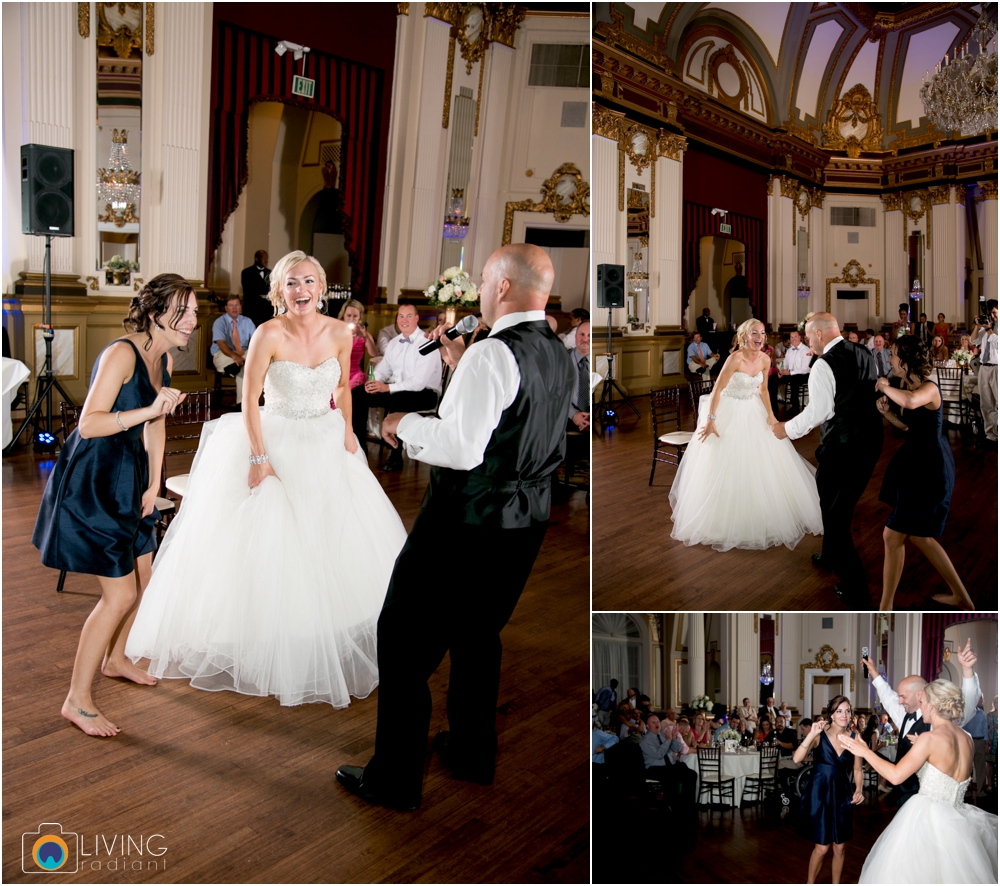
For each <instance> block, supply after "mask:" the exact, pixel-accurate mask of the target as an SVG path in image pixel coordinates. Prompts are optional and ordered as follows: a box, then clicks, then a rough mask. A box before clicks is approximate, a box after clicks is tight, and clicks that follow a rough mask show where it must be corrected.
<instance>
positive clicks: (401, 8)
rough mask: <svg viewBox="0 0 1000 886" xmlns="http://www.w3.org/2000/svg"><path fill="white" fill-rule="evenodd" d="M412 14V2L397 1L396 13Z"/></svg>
mask: <svg viewBox="0 0 1000 886" xmlns="http://www.w3.org/2000/svg"><path fill="white" fill-rule="evenodd" d="M409 14H410V4H409V3H397V4H396V15H409Z"/></svg>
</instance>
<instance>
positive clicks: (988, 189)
mask: <svg viewBox="0 0 1000 886" xmlns="http://www.w3.org/2000/svg"><path fill="white" fill-rule="evenodd" d="M976 184H978V185H979V187H980V189H981V190H982V192H983V199H984V200H996V198H997V183H996V182H995V181H984V182H976Z"/></svg>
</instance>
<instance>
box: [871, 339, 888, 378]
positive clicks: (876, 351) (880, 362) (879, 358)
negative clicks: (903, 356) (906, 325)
mask: <svg viewBox="0 0 1000 886" xmlns="http://www.w3.org/2000/svg"><path fill="white" fill-rule="evenodd" d="M872 341H873V344H872V356H873V357H874V358H875V372H876V373H877V374H878V376H879V378H888V377H889V376H890V375H892V367H891V365H890V364H889V352H888V351H887V350H886V347H885V339H884V338H882V336H881V335H876V336H875V338H874V339H872Z"/></svg>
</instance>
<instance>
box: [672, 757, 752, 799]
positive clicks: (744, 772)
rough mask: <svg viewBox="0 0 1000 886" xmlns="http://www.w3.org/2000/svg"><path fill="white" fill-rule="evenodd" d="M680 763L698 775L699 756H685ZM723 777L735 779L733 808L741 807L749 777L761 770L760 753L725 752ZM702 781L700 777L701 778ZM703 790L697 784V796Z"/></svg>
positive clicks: (722, 767)
mask: <svg viewBox="0 0 1000 886" xmlns="http://www.w3.org/2000/svg"><path fill="white" fill-rule="evenodd" d="M678 762H679V763H683V764H684V765H685V766H687V767H688V769H693V770H694V772H695V774H696V775H697V774H698V755H697V754H685V755H684V756H683V757H681V758H680V759H679V760H678ZM721 769H722V777H723V778H730V777H732V778H734V779H735V781H734V782H733V803H732V805H733V806H739V805H740V798H741V797H742V796H743V785H744V784H746V780H747V776H748V775H756V774H757V772H758V771H759V770H760V753H759V752H757V751H754V752H753V753H750V754H727V753H725V752H724V751H723V753H722V766H721ZM699 780H700V777H699ZM700 790H701V788H700V786H698V784H697V783H696V784H695V796H696V797H697V796H698V791H700Z"/></svg>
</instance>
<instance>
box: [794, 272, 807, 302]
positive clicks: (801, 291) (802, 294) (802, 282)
mask: <svg viewBox="0 0 1000 886" xmlns="http://www.w3.org/2000/svg"><path fill="white" fill-rule="evenodd" d="M795 294H796V295H797V296H798V297H799V298H809V284H808V283H806V275H805V274H799V288H798V290H797V291H796V293H795Z"/></svg>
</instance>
